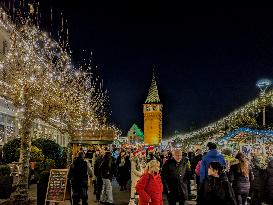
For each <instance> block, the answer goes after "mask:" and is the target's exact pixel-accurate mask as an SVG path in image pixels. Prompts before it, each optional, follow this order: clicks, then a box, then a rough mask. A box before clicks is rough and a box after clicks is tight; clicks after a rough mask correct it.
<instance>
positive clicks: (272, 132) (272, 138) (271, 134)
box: [219, 127, 273, 144]
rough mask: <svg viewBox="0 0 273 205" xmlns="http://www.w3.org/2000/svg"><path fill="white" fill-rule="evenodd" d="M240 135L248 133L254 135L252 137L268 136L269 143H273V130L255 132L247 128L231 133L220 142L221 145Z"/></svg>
mask: <svg viewBox="0 0 273 205" xmlns="http://www.w3.org/2000/svg"><path fill="white" fill-rule="evenodd" d="M239 133H247V134H252V135H259V136H267V137H270V139H269V138H268V139H267V141H269V142H270V141H271V142H273V130H254V129H250V128H246V127H241V128H238V129H236V130H233V131H230V132H229V133H228V134H226V135H224V136H223V137H222V139H221V140H220V141H219V144H224V142H226V141H228V140H230V139H232V138H233V137H235V136H236V135H238V134H239Z"/></svg>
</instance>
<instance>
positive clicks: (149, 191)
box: [136, 173, 163, 205]
mask: <svg viewBox="0 0 273 205" xmlns="http://www.w3.org/2000/svg"><path fill="white" fill-rule="evenodd" d="M136 191H137V193H138V194H139V205H148V204H149V205H163V201H162V192H163V185H162V182H161V178H160V175H159V174H155V175H153V174H149V173H145V174H143V175H142V177H141V178H140V180H139V181H138V182H137V184H136Z"/></svg>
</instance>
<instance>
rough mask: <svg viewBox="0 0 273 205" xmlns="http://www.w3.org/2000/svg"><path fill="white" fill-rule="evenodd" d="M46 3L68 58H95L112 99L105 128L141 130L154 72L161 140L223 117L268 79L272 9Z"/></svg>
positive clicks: (272, 61) (272, 44)
mask: <svg viewBox="0 0 273 205" xmlns="http://www.w3.org/2000/svg"><path fill="white" fill-rule="evenodd" d="M46 2H48V1H46ZM52 2H54V3H52V5H53V7H54V8H55V11H61V10H62V11H64V15H65V17H66V18H67V19H68V22H69V29H70V45H71V48H72V50H73V52H74V53H73V57H74V59H75V60H78V59H80V57H81V55H82V53H81V50H83V49H85V50H88V51H89V50H91V51H93V54H94V60H95V64H96V65H97V66H98V67H99V68H100V69H101V74H102V78H103V79H104V82H105V87H106V89H107V90H108V91H109V92H110V107H111V110H112V116H111V121H112V122H113V123H115V124H116V125H117V126H118V127H120V128H122V129H123V131H125V132H124V133H127V130H128V129H129V128H130V126H131V125H132V123H134V122H136V123H137V124H138V125H139V126H140V127H141V128H143V114H142V104H143V103H144V101H145V99H146V96H147V94H148V89H149V86H150V83H151V78H152V67H153V65H154V66H155V70H156V78H157V83H158V88H159V95H160V98H161V100H162V103H163V106H164V113H163V115H164V117H163V127H164V133H163V135H164V136H167V135H169V134H173V133H174V131H175V130H178V131H185V129H187V128H188V127H189V126H190V125H191V123H192V122H195V123H197V125H198V127H201V126H204V125H206V124H208V123H210V122H212V121H215V120H217V119H219V118H221V117H224V116H225V115H226V114H228V113H229V112H231V111H233V110H234V109H235V108H237V107H238V106H240V105H243V104H245V103H247V102H248V101H249V100H251V99H253V98H254V97H255V96H257V95H258V93H259V92H258V89H257V88H256V86H255V83H256V80H257V79H259V78H262V77H267V78H272V76H273V55H272V54H273V52H272V51H273V12H272V9H271V8H268V9H261V8H258V9H257V8H256V9H253V8H252V9H251V8H248V9H246V8H237V9H221V8H218V9H214V10H212V9H210V10H205V9H196V8H183V7H181V6H180V7H179V6H178V5H166V4H162V5H160V4H153V5H148V4H143V5H131V6H125V5H122V6H121V5H117V4H116V5H107V4H105V5H104V6H103V5H98V4H89V5H85V4H84V3H83V2H87V1H79V2H78V4H75V1H73V2H72V3H74V4H72V3H70V4H69V3H67V1H64V0H58V1H57V2H58V3H56V1H53V0H52ZM64 2H65V3H64ZM56 21H57V20H56Z"/></svg>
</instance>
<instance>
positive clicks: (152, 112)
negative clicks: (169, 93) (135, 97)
mask: <svg viewBox="0 0 273 205" xmlns="http://www.w3.org/2000/svg"><path fill="white" fill-rule="evenodd" d="M162 107H163V106H162V104H161V103H160V99H159V95H158V90H157V85H156V80H155V75H154V74H153V79H152V83H151V87H150V89H149V93H148V96H147V99H146V101H145V103H144V104H143V113H144V143H145V144H147V145H158V144H160V143H161V140H162Z"/></svg>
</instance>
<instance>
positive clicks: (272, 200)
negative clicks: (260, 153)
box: [265, 157, 273, 205]
mask: <svg viewBox="0 0 273 205" xmlns="http://www.w3.org/2000/svg"><path fill="white" fill-rule="evenodd" d="M266 173H267V178H266V186H265V192H266V199H267V203H268V204H270V205H273V157H269V162H268V166H267V168H266Z"/></svg>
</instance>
